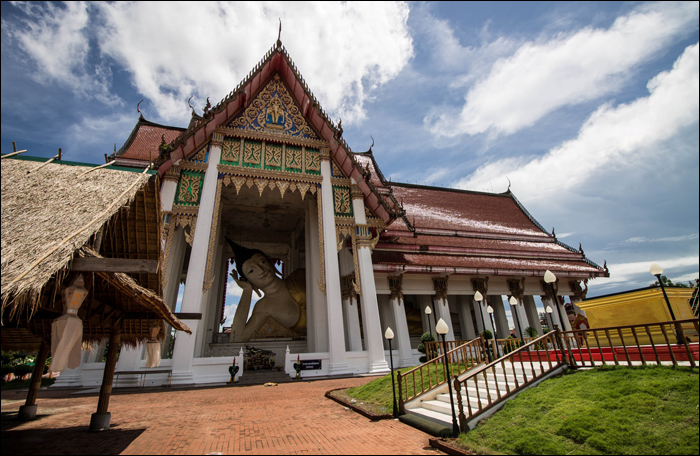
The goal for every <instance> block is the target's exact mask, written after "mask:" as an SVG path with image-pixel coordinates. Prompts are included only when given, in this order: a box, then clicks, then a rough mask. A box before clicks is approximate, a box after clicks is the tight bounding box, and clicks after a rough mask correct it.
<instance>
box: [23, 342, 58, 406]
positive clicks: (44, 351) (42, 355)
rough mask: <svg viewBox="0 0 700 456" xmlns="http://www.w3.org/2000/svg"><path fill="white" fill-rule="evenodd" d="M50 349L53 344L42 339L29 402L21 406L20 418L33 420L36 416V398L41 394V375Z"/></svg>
mask: <svg viewBox="0 0 700 456" xmlns="http://www.w3.org/2000/svg"><path fill="white" fill-rule="evenodd" d="M50 350H51V345H49V343H48V342H46V340H42V341H41V346H40V347H39V353H38V354H37V357H36V359H35V360H34V372H33V373H32V383H31V385H30V386H29V393H27V402H25V403H24V405H23V406H21V407H20V408H19V415H18V418H19V419H20V420H33V419H34V418H36V408H37V406H36V405H35V403H36V398H37V396H38V395H39V388H41V377H42V376H43V375H44V367H45V366H46V358H48V356H49V351H50Z"/></svg>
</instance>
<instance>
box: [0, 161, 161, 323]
mask: <svg viewBox="0 0 700 456" xmlns="http://www.w3.org/2000/svg"><path fill="white" fill-rule="evenodd" d="M44 161H45V160H44ZM40 165H41V163H38V162H36V161H31V160H22V159H14V158H11V159H5V160H3V161H2V234H1V239H2V268H1V269H2V315H3V316H4V315H5V311H6V310H8V308H9V310H10V312H11V313H13V314H14V313H15V312H22V311H24V310H29V311H30V312H31V311H32V310H33V309H32V308H33V307H35V306H36V305H37V304H38V302H39V297H40V296H41V292H42V290H43V288H44V286H45V285H46V283H47V282H48V281H49V279H50V278H51V276H53V275H54V274H56V273H57V272H59V271H61V270H62V269H65V268H66V267H67V266H68V263H69V262H70V261H71V259H72V258H73V254H74V253H75V250H76V249H78V248H80V247H82V246H83V245H84V244H85V243H86V242H87V241H88V240H89V239H90V237H91V236H93V235H94V234H95V232H97V231H98V230H99V229H100V228H101V227H102V225H104V224H105V222H107V221H108V220H109V219H110V218H111V217H112V216H113V215H114V213H115V212H117V211H118V210H119V209H120V208H121V207H122V206H124V205H126V204H128V203H129V202H130V201H131V200H132V199H133V197H134V195H135V194H136V192H137V191H139V190H140V189H141V187H143V185H144V184H145V183H146V182H147V181H148V179H149V178H150V177H151V176H149V175H148V174H145V175H144V174H137V173H133V172H124V171H117V170H111V169H104V168H103V169H97V170H94V171H92V172H90V173H88V174H84V175H82V174H83V173H84V172H85V171H86V170H88V169H89V168H87V167H84V166H67V165H64V164H56V163H50V164H48V165H46V166H44V167H43V168H41V169H40V170H38V171H32V170H34V169H36V168H37V167H38V166H40ZM30 171H32V172H30ZM127 189H129V191H127V192H125V190H127ZM108 208H109V210H106V209H108ZM91 221H92V223H91V224H90V225H89V226H88V227H87V229H84V230H83V231H82V232H80V233H79V234H77V235H75V236H74V237H72V238H71V239H70V241H69V242H67V243H65V244H64V245H62V246H60V247H59V248H58V249H56V251H55V252H53V253H52V254H50V255H49V256H48V257H47V258H45V259H44V260H41V261H39V263H38V264H37V265H36V266H34V267H33V268H31V267H32V264H33V263H35V262H36V261H38V260H40V259H41V257H42V256H43V255H44V254H45V253H47V252H49V251H50V250H52V249H53V248H55V247H57V246H59V244H60V243H62V242H63V241H64V240H65V239H66V238H68V237H70V236H72V235H74V234H75V233H76V232H78V231H80V230H81V229H83V228H84V227H85V226H86V225H87V224H88V223H89V222H91ZM30 268H31V269H30ZM27 270H29V272H28V273H26V275H24V276H23V277H21V276H22V274H24V273H25V272H26V271H27ZM27 306H29V309H27V308H26V307H27Z"/></svg>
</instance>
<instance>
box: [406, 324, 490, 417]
mask: <svg viewBox="0 0 700 456" xmlns="http://www.w3.org/2000/svg"><path fill="white" fill-rule="evenodd" d="M462 342H463V341H462ZM427 351H428V350H427V349H426V352H427ZM440 351H442V350H438V349H437V348H433V352H434V354H435V355H436V356H435V357H434V358H433V359H431V360H429V361H427V362H425V363H423V364H421V365H420V366H416V367H414V368H413V369H411V370H409V371H407V372H403V373H402V372H399V373H398V374H397V376H396V380H397V383H398V387H399V413H401V414H404V413H406V410H405V404H406V403H407V402H408V401H411V400H413V399H415V398H416V397H418V396H420V395H422V394H425V393H428V392H430V391H432V390H434V389H435V388H437V387H439V386H442V385H444V384H445V383H447V382H448V381H449V379H450V377H451V375H445V374H446V372H445V368H444V364H445V363H444V359H445V354H439V352H440ZM487 359H488V358H487V357H486V344H485V341H484V339H483V338H478V339H474V340H471V341H469V342H466V343H463V344H462V345H459V346H458V347H455V348H453V349H452V350H448V352H447V360H448V361H449V363H450V369H451V370H452V373H453V374H456V375H460V374H462V373H464V372H466V371H467V370H468V369H471V368H472V367H474V366H478V365H479V364H482V363H484V362H486V360H487Z"/></svg>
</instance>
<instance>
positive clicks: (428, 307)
mask: <svg viewBox="0 0 700 456" xmlns="http://www.w3.org/2000/svg"><path fill="white" fill-rule="evenodd" d="M431 313H433V311H432V310H430V305H427V306H425V314H426V315H427V316H428V332H429V333H430V335H431V336H432V335H433V331H432V329H431V326H430V314H431Z"/></svg>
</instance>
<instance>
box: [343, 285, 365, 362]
mask: <svg viewBox="0 0 700 456" xmlns="http://www.w3.org/2000/svg"><path fill="white" fill-rule="evenodd" d="M354 279H355V274H354V273H350V274H348V275H345V276H342V277H341V278H340V286H341V292H342V297H343V316H344V321H345V346H346V349H347V351H362V333H361V331H360V315H359V313H358V312H357V294H355V290H353V281H354Z"/></svg>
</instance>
